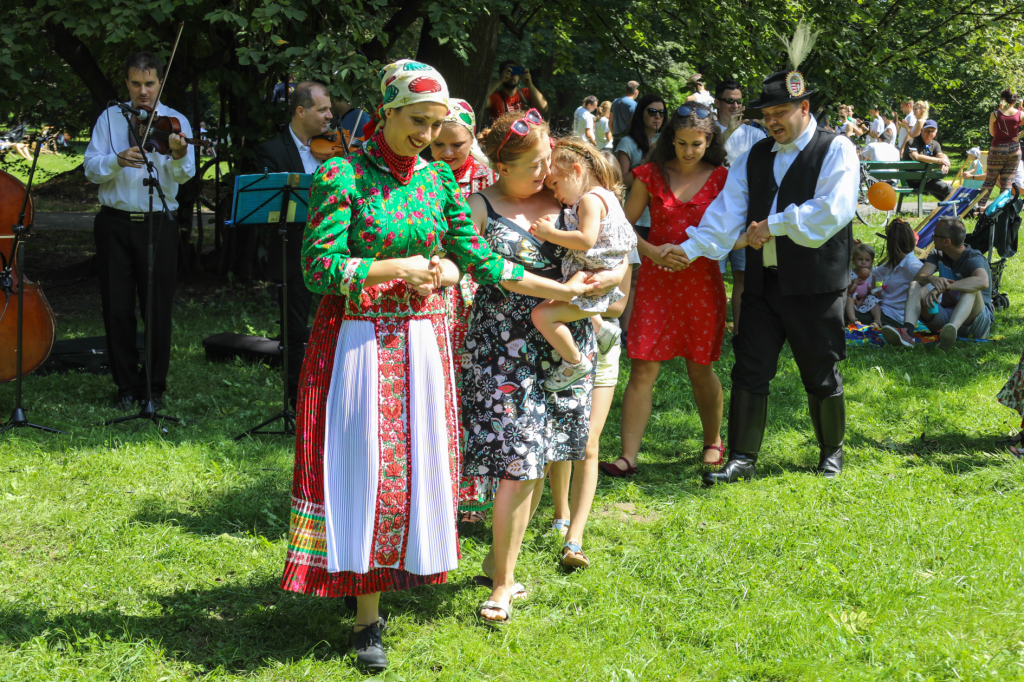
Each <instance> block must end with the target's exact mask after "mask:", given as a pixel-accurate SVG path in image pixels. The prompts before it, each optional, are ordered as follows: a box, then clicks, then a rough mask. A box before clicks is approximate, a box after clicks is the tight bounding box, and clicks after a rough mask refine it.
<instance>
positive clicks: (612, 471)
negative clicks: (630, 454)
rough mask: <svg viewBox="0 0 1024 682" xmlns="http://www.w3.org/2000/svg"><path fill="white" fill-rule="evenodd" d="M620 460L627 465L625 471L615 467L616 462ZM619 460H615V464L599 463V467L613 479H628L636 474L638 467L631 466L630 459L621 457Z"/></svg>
mask: <svg viewBox="0 0 1024 682" xmlns="http://www.w3.org/2000/svg"><path fill="white" fill-rule="evenodd" d="M619 459H621V460H622V461H623V462H625V463H626V468H625V469H620V468H619V467H617V466H615V462H618V461H619ZM619 459H617V460H615V462H598V465H597V466H598V467H599V468H600V469H601V471H603V472H604V473H605V474H607V475H608V476H611V477H612V478H628V477H630V476H632V475H633V474H635V473H636V467H635V466H633V465H632V464H630V463H629V460H628V459H626V458H625V457H619Z"/></svg>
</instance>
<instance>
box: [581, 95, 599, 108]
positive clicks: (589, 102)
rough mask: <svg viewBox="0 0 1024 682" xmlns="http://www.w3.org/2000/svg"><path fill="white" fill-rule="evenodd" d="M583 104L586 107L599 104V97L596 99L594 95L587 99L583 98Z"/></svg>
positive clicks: (588, 96)
mask: <svg viewBox="0 0 1024 682" xmlns="http://www.w3.org/2000/svg"><path fill="white" fill-rule="evenodd" d="M583 104H584V106H585V105H587V104H597V97H594V96H593V95H587V96H586V97H584V98H583Z"/></svg>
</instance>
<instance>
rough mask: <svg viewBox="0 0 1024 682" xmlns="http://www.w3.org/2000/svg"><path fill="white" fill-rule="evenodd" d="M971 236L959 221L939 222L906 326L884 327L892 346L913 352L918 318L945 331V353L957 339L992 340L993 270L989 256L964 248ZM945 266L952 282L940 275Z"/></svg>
mask: <svg viewBox="0 0 1024 682" xmlns="http://www.w3.org/2000/svg"><path fill="white" fill-rule="evenodd" d="M966 236H967V229H966V228H965V227H964V223H963V221H962V220H960V219H959V218H942V219H940V220H939V222H938V224H936V226H935V235H934V236H933V237H932V239H933V240H934V241H935V249H933V250H932V252H931V253H930V254H928V258H927V259H925V262H924V265H922V266H921V270H920V271H919V272H918V273H917V276H916V277H914V281H913V283H911V285H910V292H909V294H908V295H907V308H906V312H905V314H904V316H903V319H904V322H903V326H902V327H895V326H891V325H886V326H884V327H882V337H883V338H884V339H885V341H886V343H888V344H890V345H893V346H896V347H901V346H902V347H904V348H913V347H914V329H915V327H916V326H917V321H918V319H920V320H921V322H923V323H924V324H925V326H926V327H928V329H930V330H932V331H933V332H935V331H938V332H939V348H941V349H943V350H947V349H949V348H951V347H952V346H953V344H954V343H956V339H957V337H974V338H975V339H987V338H988V334H989V331H990V330H991V329H992V321H993V309H992V272H991V270H990V269H989V266H988V259H987V258H985V256H984V254H982V253H981V252H980V251H978V250H976V249H972V248H971V247H969V246H966V245H965V244H964V237H966ZM940 265H941V266H942V269H943V274H945V273H946V272H948V273H950V274H951V275H952V279H949V278H947V277H940V276H938V275H936V274H935V272H936V270H938V269H939V266H940ZM951 305H952V307H950V306H951Z"/></svg>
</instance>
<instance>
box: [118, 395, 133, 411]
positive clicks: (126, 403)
mask: <svg viewBox="0 0 1024 682" xmlns="http://www.w3.org/2000/svg"><path fill="white" fill-rule="evenodd" d="M135 402H136V400H135V396H133V395H131V394H130V393H129V394H128V395H123V396H121V397H120V398H118V399H117V409H118V410H120V411H121V412H134V411H135Z"/></svg>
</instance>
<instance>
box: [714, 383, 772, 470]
mask: <svg viewBox="0 0 1024 682" xmlns="http://www.w3.org/2000/svg"><path fill="white" fill-rule="evenodd" d="M767 418H768V396H767V395H760V394H757V393H750V392H748V391H743V390H739V389H736V388H734V389H733V390H732V395H730V396H729V461H728V462H726V463H725V466H723V467H722V468H721V469H719V470H718V471H709V472H708V473H706V474H704V476H703V477H702V479H703V481H704V485H715V484H716V483H735V482H736V481H738V480H739V479H741V478H745V479H747V480H750V479H752V478H754V476H755V475H756V474H757V471H756V469H755V465H756V464H757V453H758V451H760V450H761V441H762V440H764V424H765V420H766V419H767Z"/></svg>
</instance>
